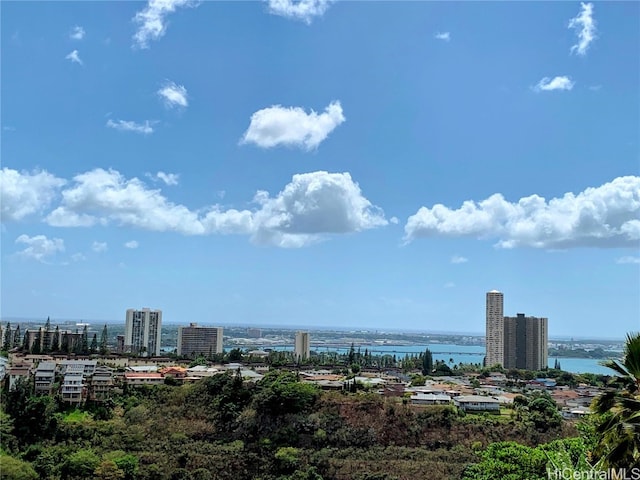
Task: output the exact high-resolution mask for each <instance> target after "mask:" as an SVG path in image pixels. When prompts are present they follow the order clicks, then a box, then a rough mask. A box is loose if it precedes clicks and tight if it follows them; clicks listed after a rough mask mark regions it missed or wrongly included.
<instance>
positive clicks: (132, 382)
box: [124, 372, 164, 387]
mask: <svg viewBox="0 0 640 480" xmlns="http://www.w3.org/2000/svg"><path fill="white" fill-rule="evenodd" d="M124 383H125V384H126V385H129V386H131V387H139V386H140V385H162V384H164V377H163V376H162V375H161V374H160V373H158V372H149V373H145V372H124Z"/></svg>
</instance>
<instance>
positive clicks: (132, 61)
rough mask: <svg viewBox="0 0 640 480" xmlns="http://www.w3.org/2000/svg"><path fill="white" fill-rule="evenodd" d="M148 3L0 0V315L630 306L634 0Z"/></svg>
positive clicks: (312, 315) (611, 325) (331, 322)
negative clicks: (134, 309)
mask: <svg viewBox="0 0 640 480" xmlns="http://www.w3.org/2000/svg"><path fill="white" fill-rule="evenodd" d="M166 5H167V9H158V8H157V5H156V3H154V2H149V3H142V2H141V3H137V2H85V3H78V2H72V3H64V2H48V3H34V2H8V3H3V5H2V29H0V30H1V32H0V35H1V38H0V40H1V52H0V53H1V58H2V66H3V68H2V98H3V102H2V107H1V108H2V109H1V123H2V142H1V145H0V150H1V152H0V153H1V156H2V160H3V165H2V169H1V170H0V194H1V198H0V203H1V205H2V209H1V213H2V228H1V229H0V241H1V242H2V246H3V248H2V252H1V254H0V255H1V257H0V261H1V270H2V280H3V281H2V283H1V285H0V297H1V299H2V302H1V311H0V314H1V316H2V318H3V319H4V318H9V317H14V318H15V317H29V318H43V319H44V318H46V317H47V316H51V317H52V318H56V319H65V318H67V319H84V320H86V319H89V320H91V321H97V322H105V321H112V322H118V319H120V318H121V317H122V312H123V311H124V310H125V309H126V308H128V307H129V306H131V305H153V306H155V307H157V308H160V309H162V311H163V315H164V316H165V319H166V321H167V322H168V323H171V324H176V325H178V324H185V325H187V324H189V323H190V322H192V321H193V319H196V320H197V322H198V323H200V324H203V325H223V326H224V325H233V324H240V325H254V326H266V325H280V326H282V327H285V328H286V327H295V328H300V329H302V330H309V329H311V328H325V327H326V328H336V327H342V326H349V327H350V328H353V329H363V328H366V329H374V330H385V329H391V328H394V329H399V330H402V329H406V330H410V331H425V332H426V331H434V332H435V331H459V332H478V333H481V332H483V331H484V328H485V321H486V319H485V317H484V316H483V312H484V310H485V304H484V302H485V293H486V292H487V291H489V290H491V289H493V288H495V289H498V290H500V291H503V292H508V300H507V303H506V304H505V305H504V311H505V312H507V313H508V314H509V315H515V314H516V313H518V312H531V313H533V314H536V313H538V312H544V316H545V317H548V318H550V319H551V320H552V321H551V324H550V331H549V335H550V336H551V337H554V336H555V337H558V336H562V337H569V336H573V334H574V332H580V334H581V336H584V337H589V336H591V337H601V338H623V337H624V335H625V334H626V333H627V332H629V331H631V330H634V329H637V328H638V326H637V319H638V318H639V317H640V270H639V268H640V255H639V246H640V244H639V241H640V228H639V226H640V220H638V218H639V216H640V175H639V172H638V162H639V160H640V141H639V140H640V139H639V135H638V132H639V131H640V111H638V109H637V105H638V104H640V89H639V88H638V85H639V84H640V55H639V53H640V51H639V49H638V45H640V26H639V25H638V23H637V21H635V19H637V18H638V16H640V4H638V3H637V2H626V3H625V2H616V3H597V4H591V3H580V2H567V3H565V2H561V3H555V2H552V3H548V2H546V3H523V2H498V3H486V2H485V3H463V4H449V3H446V2H401V3H386V2H335V3H333V2H332V3H326V4H324V5H325V7H326V8H321V9H315V10H314V9H310V10H304V9H300V8H298V9H296V8H295V7H294V6H292V5H291V4H289V3H287V2H272V3H266V2H200V3H197V2H193V3H192V2H188V1H187V2H183V1H176V0H167V2H166ZM286 5H289V7H290V8H289V7H286ZM363 18H366V19H367V21H365V22H363V21H362V19H363ZM523 18H526V19H528V20H527V22H522V19H523ZM265 39H269V41H265ZM514 306H517V308H514Z"/></svg>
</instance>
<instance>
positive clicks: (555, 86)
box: [533, 76, 575, 92]
mask: <svg viewBox="0 0 640 480" xmlns="http://www.w3.org/2000/svg"><path fill="white" fill-rule="evenodd" d="M574 85H575V82H574V81H572V80H571V79H570V78H569V77H566V76H560V77H553V78H550V77H544V78H543V79H542V80H540V81H539V82H538V84H537V85H536V86H535V87H533V89H534V90H535V91H536V92H550V91H552V90H571V89H572V88H573V86H574Z"/></svg>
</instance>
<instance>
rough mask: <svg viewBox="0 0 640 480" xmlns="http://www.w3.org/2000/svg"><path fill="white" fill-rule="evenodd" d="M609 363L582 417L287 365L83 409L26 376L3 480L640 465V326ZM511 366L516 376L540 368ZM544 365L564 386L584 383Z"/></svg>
mask: <svg viewBox="0 0 640 480" xmlns="http://www.w3.org/2000/svg"><path fill="white" fill-rule="evenodd" d="M230 353H231V352H230ZM429 354H430V352H428V351H427V352H425V353H424V354H421V355H418V356H416V357H415V358H412V359H410V360H411V361H412V362H413V363H415V368H416V371H422V372H423V373H424V374H427V373H429V372H431V374H432V375H433V374H436V373H439V368H438V365H441V364H439V363H438V362H433V363H432V360H431V358H430V355H429ZM233 355H234V356H238V358H239V359H243V360H245V358H244V357H243V353H242V352H241V351H238V352H234V353H233ZM363 357H364V359H363ZM366 357H367V355H366V354H365V355H363V356H359V353H358V352H356V351H355V349H354V350H353V351H352V352H349V354H347V358H345V364H346V365H350V367H351V368H350V369H351V371H352V374H353V372H355V371H356V370H357V369H358V367H359V366H360V363H359V362H362V363H366V362H367V360H366ZM346 362H350V363H346ZM346 365H345V367H346ZM607 365H608V366H609V367H610V368H612V371H613V372H615V373H616V375H615V376H613V377H611V378H604V377H599V378H596V377H594V378H591V379H590V380H592V381H594V382H600V383H606V386H607V389H606V392H605V394H604V395H602V396H601V397H600V398H599V399H598V401H597V402H596V403H595V404H594V414H593V415H591V416H590V418H588V419H587V420H585V421H581V422H580V423H578V424H577V425H576V424H572V423H567V422H565V421H563V420H562V419H561V417H560V415H559V413H558V410H557V409H556V407H555V405H554V403H553V401H552V400H551V398H550V397H549V395H548V394H547V393H546V392H536V393H534V394H532V395H530V396H527V397H524V396H521V397H517V398H516V400H515V401H514V405H513V408H511V409H509V410H503V411H502V412H501V415H492V414H469V413H467V414H465V413H464V412H460V411H458V410H457V409H455V408H454V407H451V406H431V407H418V406H411V405H409V404H407V402H406V400H405V399H403V398H384V397H382V396H380V395H378V394H373V393H367V392H366V390H362V389H360V388H354V389H348V390H349V392H347V391H343V392H331V393H329V392H321V391H319V390H318V389H317V388H316V387H315V386H314V385H312V384H308V383H302V382H300V381H299V379H298V377H297V375H296V374H295V373H291V372H289V371H285V370H278V369H272V370H271V371H270V372H269V373H268V374H267V375H266V376H265V377H264V378H263V379H261V380H260V381H258V382H256V383H250V382H243V381H242V379H241V377H240V375H239V374H238V373H237V372H227V373H224V374H220V375H216V376H213V377H210V378H207V379H204V380H201V381H199V382H196V383H193V384H187V385H179V384H178V383H177V382H168V383H170V384H165V385H160V386H156V387H140V388H124V390H123V393H122V394H119V395H117V396H114V397H113V398H112V399H111V400H109V401H107V402H105V403H102V404H92V403H87V404H85V405H83V406H82V408H81V409H75V408H70V407H67V406H65V405H64V404H62V403H61V402H60V399H59V398H57V397H48V396H42V397H36V396H33V395H32V394H31V392H32V385H31V384H29V383H27V382H19V383H18V385H17V388H16V389H15V390H14V391H12V392H7V391H6V389H5V390H3V398H2V406H3V409H2V410H0V442H1V450H0V461H1V462H2V478H3V479H9V480H11V479H36V478H40V479H45V480H47V479H49V480H74V479H87V478H96V479H110V480H111V479H113V480H115V479H122V480H129V479H130V480H133V479H140V480H144V479H154V480H156V479H158V480H164V479H166V480H174V479H190V480H201V479H221V480H224V479H234V480H235V479H262V480H304V479H309V480H322V479H325V480H329V479H336V480H342V479H344V480H347V479H349V480H351V479H360V480H365V479H368V480H373V479H380V480H381V479H415V478H450V479H460V478H463V479H465V480H472V479H476V480H505V479H507V480H509V479H513V480H516V479H521V478H527V479H533V480H537V479H544V478H548V475H547V472H548V470H549V469H550V470H554V469H555V470H563V471H565V472H566V471H575V472H585V471H589V470H592V471H594V472H599V471H602V469H605V468H621V467H626V468H629V467H631V466H638V467H640V453H639V452H640V396H639V392H640V336H639V335H630V336H629V338H628V339H627V344H626V347H625V356H624V359H623V361H622V362H616V361H610V362H608V363H607ZM440 370H442V367H440ZM451 370H454V369H451ZM505 373H507V376H508V377H510V378H511V381H517V380H518V379H519V378H522V379H526V378H529V377H533V376H534V375H536V373H535V372H520V371H509V372H505ZM544 373H545V374H546V376H553V377H554V378H556V380H557V381H558V383H561V382H566V384H572V383H574V382H576V381H577V380H578V379H579V378H577V377H575V376H571V375H570V374H566V375H565V372H561V371H559V370H558V371H554V370H553V369H551V370H549V371H546V372H544ZM487 374H488V372H486V371H482V372H481V374H480V375H481V376H485V375H487ZM424 380H425V376H424V375H419V374H416V375H415V376H414V381H415V382H417V383H419V382H421V381H424ZM354 385H355V384H354ZM576 427H577V428H576ZM581 478H582V477H581ZM593 478H599V477H593Z"/></svg>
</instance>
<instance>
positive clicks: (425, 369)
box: [422, 348, 433, 375]
mask: <svg viewBox="0 0 640 480" xmlns="http://www.w3.org/2000/svg"><path fill="white" fill-rule="evenodd" d="M432 371H433V354H432V353H431V350H429V349H428V348H427V349H426V350H425V351H424V355H423V356H422V375H431V372H432Z"/></svg>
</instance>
